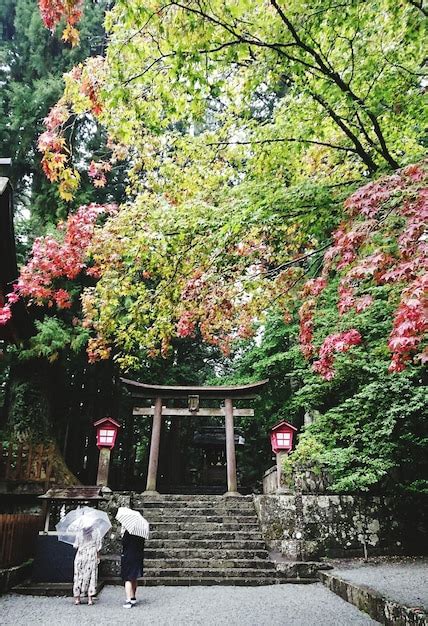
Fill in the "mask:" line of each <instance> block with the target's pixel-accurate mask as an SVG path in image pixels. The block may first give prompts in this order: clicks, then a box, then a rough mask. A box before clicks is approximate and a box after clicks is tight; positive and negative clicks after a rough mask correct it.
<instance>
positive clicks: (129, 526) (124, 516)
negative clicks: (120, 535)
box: [116, 506, 149, 539]
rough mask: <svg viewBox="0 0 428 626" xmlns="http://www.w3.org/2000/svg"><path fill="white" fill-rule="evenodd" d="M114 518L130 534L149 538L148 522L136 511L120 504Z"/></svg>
mask: <svg viewBox="0 0 428 626" xmlns="http://www.w3.org/2000/svg"><path fill="white" fill-rule="evenodd" d="M116 519H117V521H118V522H120V523H121V524H122V526H123V527H124V529H125V530H127V531H128V532H129V534H130V535H137V537H144V539H148V538H149V522H148V521H147V520H146V519H145V518H144V517H143V516H142V515H141V513H139V512H138V511H133V510H132V509H128V507H126V506H120V507H119V510H118V512H117V515H116Z"/></svg>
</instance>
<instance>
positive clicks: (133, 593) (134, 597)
mask: <svg viewBox="0 0 428 626" xmlns="http://www.w3.org/2000/svg"><path fill="white" fill-rule="evenodd" d="M131 584H132V597H131V603H132V604H135V603H136V602H137V600H136V593H137V579H135V580H131Z"/></svg>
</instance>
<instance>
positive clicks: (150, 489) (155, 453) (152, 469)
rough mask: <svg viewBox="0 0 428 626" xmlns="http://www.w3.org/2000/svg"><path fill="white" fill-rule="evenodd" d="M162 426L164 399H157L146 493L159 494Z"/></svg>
mask: <svg viewBox="0 0 428 626" xmlns="http://www.w3.org/2000/svg"><path fill="white" fill-rule="evenodd" d="M161 425H162V398H159V397H158V398H156V402H155V410H154V415H153V425H152V438H151V441H150V456H149V468H148V471H147V485H146V491H145V492H144V493H151V494H157V493H158V492H157V490H156V478H157V473H158V461H159V445H160V434H161Z"/></svg>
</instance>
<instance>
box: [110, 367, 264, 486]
mask: <svg viewBox="0 0 428 626" xmlns="http://www.w3.org/2000/svg"><path fill="white" fill-rule="evenodd" d="M121 381H122V382H123V383H124V384H125V385H126V386H127V387H128V389H129V390H130V391H131V395H132V397H133V398H134V399H135V400H139V399H142V398H148V399H151V400H154V405H153V406H151V407H134V410H133V414H134V415H152V416H153V426H152V437H151V442H150V456H149V468H148V473H147V485H146V491H145V492H144V493H146V494H157V493H158V492H157V490H156V477H157V470H158V460H159V444H160V434H161V425H162V416H168V417H174V416H188V417H191V416H195V415H200V416H204V417H213V416H224V418H225V427H226V461H227V492H226V493H225V496H237V495H240V494H239V493H238V486H237V481H236V456H235V433H234V425H233V418H234V416H240V417H241V416H242V417H244V416H253V415H254V409H235V408H234V407H233V401H234V400H253V399H254V398H256V397H257V396H258V395H259V394H260V392H261V391H262V389H263V387H264V386H265V385H266V383H267V382H268V379H266V380H261V381H259V382H257V383H251V384H249V385H232V386H219V387H196V386H175V385H150V384H146V383H138V382H136V381H135V380H129V379H127V378H121ZM173 398H174V399H178V398H187V401H188V408H187V409H184V408H181V409H180V408H169V407H166V406H163V401H164V400H171V399H173ZM206 399H216V400H224V407H220V408H219V407H215V408H206V407H205V408H200V407H199V401H200V400H206Z"/></svg>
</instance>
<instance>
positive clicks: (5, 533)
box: [0, 513, 43, 569]
mask: <svg viewBox="0 0 428 626" xmlns="http://www.w3.org/2000/svg"><path fill="white" fill-rule="evenodd" d="M42 525H43V519H42V516H40V515H27V514H24V513H17V514H13V515H9V514H0V569H2V568H7V567H13V566H14V565H20V564H21V563H24V562H25V561H27V560H28V559H30V558H32V557H34V552H35V546H36V538H37V535H38V531H39V530H40V529H41V528H42Z"/></svg>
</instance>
